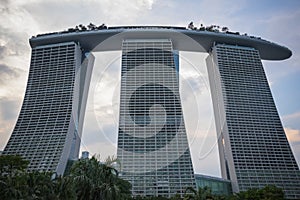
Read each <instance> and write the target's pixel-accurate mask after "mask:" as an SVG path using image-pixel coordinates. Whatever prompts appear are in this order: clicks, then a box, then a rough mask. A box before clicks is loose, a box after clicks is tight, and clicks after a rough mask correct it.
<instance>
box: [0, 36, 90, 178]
mask: <svg viewBox="0 0 300 200" xmlns="http://www.w3.org/2000/svg"><path fill="white" fill-rule="evenodd" d="M93 61H94V57H93V55H91V54H89V53H84V52H82V50H81V48H80V45H78V44H76V43H74V42H68V43H59V44H53V45H45V46H39V47H36V48H33V49H32V54H31V63H30V70H29V77H28V83H27V88H26V93H25V97H24V101H23V105H22V108H21V111H20V114H19V118H18V120H17V123H16V125H15V128H14V130H13V133H12V135H11V137H10V139H9V141H8V143H7V145H6V147H5V149H4V151H3V154H18V155H20V156H22V157H24V158H25V159H27V160H28V161H29V166H28V170H29V171H33V170H37V171H49V172H50V171H51V172H57V173H58V174H63V173H64V170H65V168H66V165H67V162H68V160H73V159H77V158H78V154H79V147H80V138H81V131H82V125H83V119H84V114H85V105H86V99H87V94H88V88H89V83H90V76H91V72H92V67H93Z"/></svg>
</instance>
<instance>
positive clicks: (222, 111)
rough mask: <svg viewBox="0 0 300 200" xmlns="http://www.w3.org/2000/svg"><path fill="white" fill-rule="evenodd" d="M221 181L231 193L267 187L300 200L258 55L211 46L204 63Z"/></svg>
mask: <svg viewBox="0 0 300 200" xmlns="http://www.w3.org/2000/svg"><path fill="white" fill-rule="evenodd" d="M207 67H208V73H209V79H210V88H211V93H212V100H213V106H214V115H215V122H216V129H217V134H218V147H219V153H220V161H221V169H222V177H223V178H226V179H230V180H231V181H232V187H233V191H234V192H238V191H244V190H247V189H249V188H261V187H263V186H265V185H268V184H273V185H276V186H278V187H280V188H283V189H284V191H285V194H286V197H287V198H294V199H299V198H300V173H299V172H300V171H299V168H298V166H297V163H296V161H295V158H294V156H293V153H292V150H291V148H290V146H289V143H288V140H287V138H286V135H285V132H284V130H283V127H282V124H281V121H280V118H279V116H278V113H277V110H276V107H275V103H274V101H273V98H272V94H271V91H270V88H269V85H268V81H267V78H266V76H265V73H264V69H263V66H262V63H261V60H260V56H259V52H258V51H257V50H256V49H254V48H250V47H240V46H231V45H224V44H217V45H215V46H214V47H213V48H212V52H211V53H210V55H209V57H208V58H207Z"/></svg>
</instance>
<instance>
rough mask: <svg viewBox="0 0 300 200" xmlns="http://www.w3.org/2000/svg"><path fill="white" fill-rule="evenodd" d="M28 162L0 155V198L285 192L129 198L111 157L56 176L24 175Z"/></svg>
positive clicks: (278, 199) (238, 199) (199, 198)
mask: <svg viewBox="0 0 300 200" xmlns="http://www.w3.org/2000/svg"><path fill="white" fill-rule="evenodd" d="M28 163H29V162H28V161H26V160H24V159H22V157H20V156H15V155H1V156H0V199H1V200H11V199H45V200H47V199H49V200H59V199H64V200H65V199H66V200H72V199H79V200H89V199H105V200H115V199H118V200H130V199H131V200H167V199H170V200H283V199H284V192H283V190H282V189H281V188H278V187H276V186H274V185H267V186H265V187H264V188H261V189H255V188H254V189H249V190H247V191H242V192H239V193H237V194H234V195H231V196H218V195H213V194H212V192H211V189H210V188H208V187H204V188H198V190H195V189H194V188H192V187H190V188H187V190H186V192H185V195H184V197H183V198H182V197H181V196H180V195H179V194H177V195H175V196H174V197H171V198H165V197H135V198H132V197H131V192H130V190H131V184H130V183H129V182H128V181H125V180H123V179H121V178H119V176H118V171H117V170H116V169H115V168H114V167H113V166H114V164H118V160H117V159H116V158H114V157H108V158H107V159H106V162H105V163H100V162H99V161H98V160H97V158H96V157H92V158H91V159H82V160H78V161H74V162H73V164H71V163H70V165H69V167H68V169H69V170H68V174H66V175H65V176H56V174H53V173H49V172H37V171H35V172H26V171H25V170H26V169H27V166H28Z"/></svg>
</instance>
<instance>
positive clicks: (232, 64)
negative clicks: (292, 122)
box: [2, 26, 300, 199]
mask: <svg viewBox="0 0 300 200" xmlns="http://www.w3.org/2000/svg"><path fill="white" fill-rule="evenodd" d="M129 38H131V39H129ZM146 38H147V39H146ZM151 38H152V39H151ZM162 38H167V39H162ZM29 42H30V45H31V48H32V54H31V63H30V70H29V77H28V83H27V88H26V93H25V97H24V101H23V105H22V108H21V111H20V114H19V117H18V120H17V123H16V125H15V128H14V130H13V133H12V135H11V137H10V139H9V141H8V143H7V145H6V147H5V149H4V151H3V153H2V154H19V155H21V156H23V157H24V158H25V159H27V160H29V161H30V163H29V168H28V170H29V171H33V170H38V171H52V172H56V173H58V174H63V173H64V171H65V168H66V165H67V162H68V160H74V159H77V158H78V154H79V147H80V138H81V133H82V126H83V120H84V114H85V106H86V100H87V96H88V95H87V94H88V89H89V84H90V78H91V73H92V68H93V62H94V57H93V55H92V54H91V53H89V52H97V51H98V52H101V51H120V50H121V51H122V66H121V68H122V69H121V70H122V72H121V74H122V78H121V97H120V118H119V135H118V150H117V154H118V158H119V159H120V161H121V164H122V166H121V176H122V177H123V178H125V179H126V180H129V181H130V182H131V183H132V185H133V195H135V196H138V195H141V196H148V195H156V196H172V195H173V194H175V193H180V194H182V193H183V192H184V190H185V189H186V187H190V186H192V187H195V181H194V175H193V168H192V162H191V158H190V151H189V148H188V141H187V136H186V131H185V126H184V118H183V114H182V108H181V102H180V95H179V89H178V87H179V86H178V85H179V83H178V72H179V57H178V51H192V52H203V53H209V54H210V55H209V57H208V58H207V65H208V66H207V67H208V74H209V80H210V87H211V93H212V101H213V106H214V115H215V122H216V128H217V133H218V144H219V145H218V146H219V153H220V159H221V169H222V176H223V178H225V179H230V180H231V182H232V188H233V191H234V192H237V191H242V190H246V189H249V188H254V187H263V186H264V185H266V184H275V185H277V186H279V187H282V188H284V191H285V193H286V196H287V197H288V198H294V199H300V194H299V191H300V187H299V183H300V178H299V168H298V166H297V163H296V162H295V158H294V156H293V153H292V151H291V149H290V146H289V143H288V141H287V139H286V136H285V133H284V130H283V127H282V124H281V121H280V119H279V116H278V113H277V110H276V107H275V104H274V101H273V98H272V95H271V92H270V88H269V86H268V82H267V79H266V77H265V74H264V70H263V67H262V63H261V59H264V60H284V59H287V58H289V57H290V56H291V55H292V52H291V51H290V50H289V49H288V48H286V47H284V46H281V45H278V44H275V43H273V42H269V41H267V40H263V39H260V38H257V37H253V36H246V35H239V34H237V33H231V32H223V33H217V32H214V31H201V30H188V29H186V28H185V27H172V26H168V27H162V26H128V27H108V28H103V27H101V28H93V29H81V30H79V29H68V31H62V32H55V33H47V34H42V35H37V36H34V37H32V38H31V39H30V41H29ZM216 43H219V44H217V45H216ZM222 44H223V45H222ZM224 44H231V45H224Z"/></svg>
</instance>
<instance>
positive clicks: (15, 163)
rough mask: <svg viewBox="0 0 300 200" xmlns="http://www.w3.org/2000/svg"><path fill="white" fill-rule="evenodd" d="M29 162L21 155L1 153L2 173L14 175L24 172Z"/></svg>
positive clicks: (0, 173)
mask: <svg viewBox="0 0 300 200" xmlns="http://www.w3.org/2000/svg"><path fill="white" fill-rule="evenodd" d="M28 164H29V161H27V160H24V159H23V158H22V157H21V156H19V155H1V156H0V175H1V177H5V176H11V177H12V176H14V175H17V174H18V173H20V172H23V171H24V170H25V169H26V168H27V166H28Z"/></svg>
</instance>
